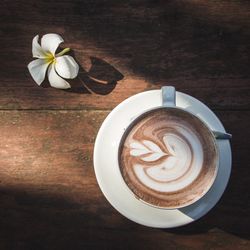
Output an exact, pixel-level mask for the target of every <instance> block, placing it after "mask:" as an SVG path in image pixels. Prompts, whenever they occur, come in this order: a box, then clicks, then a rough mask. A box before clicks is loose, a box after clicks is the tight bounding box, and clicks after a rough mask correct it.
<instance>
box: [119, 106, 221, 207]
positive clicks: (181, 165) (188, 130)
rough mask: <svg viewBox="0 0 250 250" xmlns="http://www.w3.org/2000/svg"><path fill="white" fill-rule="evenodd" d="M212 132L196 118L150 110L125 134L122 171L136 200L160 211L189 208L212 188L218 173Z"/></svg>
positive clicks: (182, 112) (173, 111)
mask: <svg viewBox="0 0 250 250" xmlns="http://www.w3.org/2000/svg"><path fill="white" fill-rule="evenodd" d="M216 162H217V152H216V146H215V142H214V140H213V138H212V136H211V132H210V131H209V130H208V129H207V127H206V126H205V125H203V123H202V122H201V121H200V120H199V119H198V118H196V117H195V116H193V115H190V114H188V113H187V112H184V111H182V110H176V109H170V108H169V109H156V110H154V111H150V112H148V113H146V114H144V115H142V116H141V117H139V118H138V119H137V120H135V121H134V123H133V124H131V126H130V127H129V128H128V129H127V131H126V133H125V134H124V136H123V138H122V140H121V143H120V147H119V166H120V170H121V174H122V177H123V179H124V181H125V182H126V184H127V186H128V187H129V188H130V189H131V190H132V191H133V193H134V194H135V195H136V197H137V198H139V199H141V200H143V201H145V202H147V203H149V204H152V205H156V206H159V207H166V208H176V207H182V206H184V205H187V204H191V203H193V202H194V201H196V200H197V199H199V198H200V197H202V195H204V194H205V193H206V192H207V190H208V189H209V188H210V187H211V185H212V183H213V181H214V179H215V176H216V175H215V174H216V171H217V164H216Z"/></svg>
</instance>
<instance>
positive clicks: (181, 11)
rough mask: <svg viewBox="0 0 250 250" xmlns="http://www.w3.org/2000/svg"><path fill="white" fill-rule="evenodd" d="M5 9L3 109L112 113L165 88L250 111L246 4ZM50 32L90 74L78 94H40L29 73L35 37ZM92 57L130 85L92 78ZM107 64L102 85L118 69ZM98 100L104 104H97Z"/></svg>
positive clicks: (12, 5) (63, 4)
mask: <svg viewBox="0 0 250 250" xmlns="http://www.w3.org/2000/svg"><path fill="white" fill-rule="evenodd" d="M1 9H2V10H5V11H2V12H3V13H2V15H1V16H2V19H3V22H1V24H0V29H1V40H0V46H1V54H2V58H4V60H2V62H1V64H0V72H1V73H0V74H1V87H3V89H1V91H0V108H1V109H35V108H37V109H61V108H63V109H65V108H67V107H68V108H70V109H72V108H73V109H74V108H76V109H84V108H98V109H100V108H105V109H106V108H108V109H112V108H114V107H115V106H116V105H117V104H118V103H119V102H121V101H122V100H124V99H125V98H127V97H129V96H131V95H133V94H136V93H138V92H141V91H144V90H148V89H152V88H153V89H154V88H159V87H160V85H163V84H174V85H175V86H176V88H177V89H178V90H180V91H188V93H190V94H193V95H194V96H197V97H198V98H201V99H202V98H203V99H202V100H203V101H205V102H206V103H208V104H209V105H210V106H212V107H213V108H232V107H234V108H235V109H240V108H244V109H246V108H247V109H248V108H249V100H250V98H249V95H250V90H249V88H250V82H249V77H250V73H249V62H250V60H249V55H250V46H249V37H250V31H249V30H250V29H249V23H250V21H249V19H250V18H249V16H250V4H247V2H245V1H242V2H241V1H213V3H211V2H209V3H207V2H206V1H138V0H137V1H133V2H124V1H75V0H74V1H72V0H70V1H58V0H56V1H53V2H52V3H50V2H49V1H36V3H33V2H32V1H23V0H19V1H2V2H1ZM13 16H14V17H15V18H14V19H13ZM31 20H32V21H31ZM49 32H56V33H59V34H61V35H62V36H63V37H64V39H65V44H63V45H62V46H63V47H64V46H65V47H66V46H67V47H70V48H72V50H73V52H74V54H75V57H76V59H77V60H78V62H79V64H80V65H81V67H82V69H81V70H82V72H84V73H82V74H80V75H79V78H77V79H76V80H74V81H73V82H72V84H73V85H74V86H77V87H74V88H73V89H72V91H73V92H75V94H74V95H73V94H72V93H71V94H68V93H65V92H64V91H60V90H54V89H51V88H47V89H41V88H39V87H38V86H36V84H35V83H34V82H33V80H32V79H31V77H30V75H29V73H28V71H27V67H26V66H27V64H28V63H29V62H30V61H31V60H32V57H31V40H32V38H33V37H34V36H35V35H36V34H40V35H43V34H44V33H49ZM91 57H96V58H98V59H100V60H103V61H105V62H107V64H109V65H110V66H112V67H114V69H116V70H117V71H119V72H120V73H121V74H122V75H123V79H122V80H121V81H117V84H116V85H113V86H110V84H106V85H105V84H100V82H98V81H97V82H96V81H93V79H89V77H88V72H89V70H90V69H91V67H92V66H93V65H92V63H93V62H92V61H91ZM106 66H107V65H106ZM106 66H103V65H102V67H99V68H98V71H99V73H98V78H99V80H103V79H106V76H107V74H110V71H112V70H111V69H110V67H106ZM113 77H114V75H113ZM109 80H110V81H111V82H113V80H116V79H112V77H111V78H110V79H109ZM46 83H47V81H46ZM83 85H84V87H82V86H83ZM107 85H108V86H107ZM6 87H7V88H6ZM112 88H115V89H114V91H113V92H111V93H110V92H109V91H110V90H111V89H112ZM236 88H237V89H236ZM193 89H194V90H193ZM200 89H202V91H200ZM79 92H81V93H79ZM197 92H198V93H197ZM90 93H91V94H90ZM107 93H110V94H109V96H107ZM203 93H204V94H203ZM221 93H223V100H221V98H222V95H221ZM97 97H98V100H100V102H94V101H93V100H95V99H96V98H97ZM219 97H220V98H219ZM44 100H46V101H44Z"/></svg>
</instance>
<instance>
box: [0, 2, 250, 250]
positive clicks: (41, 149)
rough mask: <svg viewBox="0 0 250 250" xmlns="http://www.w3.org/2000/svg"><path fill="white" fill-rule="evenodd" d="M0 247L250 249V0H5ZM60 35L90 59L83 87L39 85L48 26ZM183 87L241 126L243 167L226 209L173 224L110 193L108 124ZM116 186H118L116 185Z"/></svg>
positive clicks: (236, 135) (237, 159)
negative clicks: (153, 93)
mask: <svg viewBox="0 0 250 250" xmlns="http://www.w3.org/2000/svg"><path fill="white" fill-rule="evenodd" d="M0 7H1V8H0V9H1V15H0V18H1V22H0V27H1V28H0V32H1V38H0V48H1V64H0V72H1V82H0V83H1V84H0V87H1V88H0V109H1V110H0V136H1V137H0V138H1V140H0V249H1V250H2V249H15V250H16V249H25V250H26V249H32V250H33V249H34V250H37V249H38V250H39V249H72V250H75V249H157V250H158V249H250V240H249V238H250V216H249V214H250V189H249V187H250V163H249V162H250V153H249V150H250V82H249V80H250V56H249V55H250V43H249V42H250V3H249V2H247V1H243V0H242V1H236V0H235V1H230V0H228V1H225V0H221V1H219V0H214V1H205V0H200V1H195V0H185V1H184V0H183V1H182V0H172V1H164V0H162V1H156V0H155V1H143V0H134V1H122V0H116V1H115V0H113V1H106V0H104V1H97V0H60V1H57V0H53V1H49V0H44V1H32V0H12V1H11V0H2V1H1V3H0ZM46 33H58V34H61V35H62V36H63V38H64V39H65V43H64V44H63V45H62V47H70V48H72V50H73V54H74V56H75V58H76V59H77V61H78V62H79V64H80V65H81V72H80V74H79V77H78V78H77V79H75V80H73V81H71V84H72V89H71V90H70V91H63V90H57V89H53V88H50V87H49V85H48V82H47V80H46V82H45V83H44V84H43V87H38V86H37V85H36V83H35V82H34V81H33V80H32V78H31V76H30V74H29V72H28V70H27V67H26V66H27V64H28V63H29V62H30V61H31V60H32V55H31V41H32V38H33V37H34V36H35V35H36V34H40V35H43V34H46ZM165 84H169V85H170V84H171V85H174V86H176V88H177V90H179V91H182V92H186V93H188V94H190V95H192V96H194V97H196V98H198V99H200V100H201V101H203V102H204V103H206V104H207V105H208V106H209V107H210V108H212V109H213V111H214V112H215V113H216V114H217V115H218V117H219V118H220V119H221V121H222V122H223V124H224V125H225V127H226V129H227V130H228V132H231V133H232V134H233V140H232V151H233V171H232V176H231V179H230V182H229V185H228V188H227V190H226V192H225V194H224V195H223V197H222V199H221V200H220V202H219V203H218V204H217V205H216V207H215V208H214V209H213V210H212V211H211V212H209V213H208V214H207V215H206V216H205V217H203V218H202V219H200V220H199V221H197V222H195V223H193V224H190V225H188V226H185V227H181V228H178V229H172V230H159V229H151V228H147V227H143V226H140V225H137V224H136V223H134V222H131V221H129V220H128V219H126V218H124V217H123V216H122V215H120V214H119V213H118V212H117V211H116V210H115V209H113V208H112V206H111V205H110V204H109V203H108V202H107V200H106V199H105V198H104V196H103V194H102V193H101V191H100V189H99V187H98V185H97V182H96V178H95V174H94V169H93V157H92V154H93V147H94V141H95V137H96V134H97V131H98V129H99V127H100V125H101V123H102V121H103V120H104V119H105V117H106V116H107V115H108V113H109V112H110V111H111V110H112V109H113V108H114V107H115V106H116V105H117V104H118V103H120V102H121V101H123V100H124V99H126V98H127V97H130V96H131V95H134V94H136V93H139V92H142V91H145V90H150V89H159V88H160V87H161V86H162V85H165ZM114 188H115V187H114Z"/></svg>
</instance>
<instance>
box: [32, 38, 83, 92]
mask: <svg viewBox="0 0 250 250" xmlns="http://www.w3.org/2000/svg"><path fill="white" fill-rule="evenodd" d="M38 39H39V36H38V35H37V36H35V37H34V38H33V42H32V54H33V57H35V58H38V59H36V60H34V61H32V62H30V63H29V65H28V69H29V72H30V74H31V76H32V78H33V79H34V81H35V82H36V83H37V84H38V85H41V83H42V82H43V80H44V78H45V75H46V71H47V68H48V67H49V68H48V79H49V82H50V85H51V86H52V87H54V88H59V89H68V88H70V84H69V83H68V82H67V81H65V80H64V79H63V78H67V79H73V78H75V77H76V76H77V74H78V71H79V66H78V64H77V63H76V61H75V60H74V58H73V57H72V56H68V55H64V54H65V53H66V52H68V51H69V50H70V49H69V48H66V49H64V50H62V51H61V52H59V53H58V54H55V52H56V50H57V48H58V46H59V44H60V43H62V42H63V39H62V37H61V36H59V35H57V34H46V35H44V36H43V37H42V38H41V45H40V44H39V43H38ZM62 77H63V78H62Z"/></svg>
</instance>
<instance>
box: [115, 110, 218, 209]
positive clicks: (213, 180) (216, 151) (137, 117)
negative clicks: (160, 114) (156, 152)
mask: <svg viewBox="0 0 250 250" xmlns="http://www.w3.org/2000/svg"><path fill="white" fill-rule="evenodd" d="M162 109H164V110H165V109H172V110H173V109H177V110H181V111H182V112H185V113H187V114H188V115H191V116H193V117H195V118H196V119H198V120H199V121H200V122H201V123H202V125H203V126H204V127H205V128H206V130H207V131H208V133H209V134H210V136H211V138H212V141H213V145H214V149H215V161H216V165H215V171H214V175H213V178H211V181H210V184H209V185H208V187H207V188H206V189H205V191H204V192H203V193H202V194H201V195H200V196H198V198H196V199H193V200H192V201H190V202H187V203H185V204H183V205H179V206H157V205H154V204H152V203H149V202H147V201H145V200H143V199H142V198H140V197H138V196H137V195H136V194H135V193H134V192H133V191H132V190H131V188H130V187H129V186H128V184H127V183H126V181H125V180H124V177H123V175H122V173H121V167H120V160H119V158H120V157H119V155H120V152H121V147H122V145H121V144H122V142H123V141H124V137H125V135H126V133H127V131H128V130H130V129H131V127H133V126H134V125H135V124H136V122H137V121H138V120H139V119H140V118H142V117H143V116H145V115H147V114H148V113H151V112H154V111H157V110H162ZM216 141H217V139H216V138H215V135H214V134H213V132H212V130H211V129H210V128H209V126H208V125H207V124H206V123H205V122H204V121H203V120H202V119H201V118H200V117H198V116H197V115H196V114H194V113H193V112H192V111H190V110H188V111H187V110H186V109H184V108H181V107H177V106H159V107H154V108H151V109H148V110H146V111H144V112H142V113H141V114H139V115H137V116H136V117H134V118H133V119H132V120H131V122H130V123H129V125H128V126H127V128H125V130H124V131H123V134H122V136H121V138H120V141H119V146H118V154H117V158H118V167H119V173H120V175H121V177H122V179H123V181H124V183H125V185H126V187H127V188H128V190H129V191H130V192H131V193H132V194H133V195H134V196H135V198H136V199H138V200H139V201H141V202H142V203H144V204H146V205H148V206H151V207H154V208H158V209H163V210H174V209H179V208H184V207H187V206H190V205H192V204H194V203H195V202H197V201H198V200H200V199H201V198H202V197H203V196H205V195H206V194H207V192H208V191H209V190H210V189H211V187H212V186H213V184H214V182H215V179H216V177H217V175H218V169H219V151H218V145H217V142H216Z"/></svg>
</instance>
